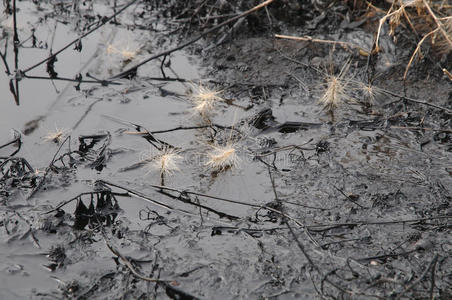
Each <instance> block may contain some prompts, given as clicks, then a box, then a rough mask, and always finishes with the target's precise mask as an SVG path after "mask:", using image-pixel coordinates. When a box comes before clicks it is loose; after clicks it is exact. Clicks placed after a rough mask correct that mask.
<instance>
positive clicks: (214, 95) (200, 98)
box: [190, 85, 224, 117]
mask: <svg viewBox="0 0 452 300" xmlns="http://www.w3.org/2000/svg"><path fill="white" fill-rule="evenodd" d="M194 90H195V91H194V92H193V93H192V94H191V95H190V99H191V100H192V102H193V104H194V107H193V110H194V111H195V112H197V113H199V114H200V115H201V116H203V117H206V116H207V115H208V114H209V113H210V112H212V111H213V109H214V107H215V104H216V103H217V102H220V101H224V99H223V98H222V97H221V96H220V94H221V93H222V91H215V90H212V89H209V88H207V87H204V86H202V85H199V86H195V87H194Z"/></svg>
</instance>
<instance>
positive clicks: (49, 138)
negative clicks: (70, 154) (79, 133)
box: [43, 126, 70, 144]
mask: <svg viewBox="0 0 452 300" xmlns="http://www.w3.org/2000/svg"><path fill="white" fill-rule="evenodd" d="M69 131H70V130H69V129H67V128H58V127H56V126H55V130H54V131H49V132H48V133H47V135H45V136H44V137H43V139H44V141H45V142H53V143H56V144H59V143H61V142H62V141H63V139H64V138H65V137H66V136H67V134H68V133H69Z"/></svg>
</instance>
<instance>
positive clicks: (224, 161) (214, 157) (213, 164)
mask: <svg viewBox="0 0 452 300" xmlns="http://www.w3.org/2000/svg"><path fill="white" fill-rule="evenodd" d="M211 147H212V148H213V149H212V150H211V151H209V152H208V153H207V158H208V160H207V162H206V166H207V167H209V168H210V169H212V170H215V171H224V170H226V169H229V168H238V166H239V164H240V162H241V160H240V157H239V156H238V154H237V147H236V145H235V144H233V143H228V144H226V145H225V146H218V145H217V146H211Z"/></svg>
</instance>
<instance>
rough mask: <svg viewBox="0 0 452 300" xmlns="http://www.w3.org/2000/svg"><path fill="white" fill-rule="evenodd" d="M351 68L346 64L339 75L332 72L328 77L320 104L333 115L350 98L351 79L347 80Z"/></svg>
mask: <svg viewBox="0 0 452 300" xmlns="http://www.w3.org/2000/svg"><path fill="white" fill-rule="evenodd" d="M349 67H350V64H349V63H346V64H345V65H344V66H343V67H342V69H341V71H340V73H339V74H338V75H333V71H332V70H330V72H329V74H327V75H326V78H325V79H326V80H325V81H326V82H325V88H324V90H323V93H322V96H321V97H320V99H319V102H320V103H321V104H322V105H323V109H324V110H326V111H327V112H329V113H330V114H333V113H334V111H335V110H336V108H337V107H338V106H339V105H341V103H343V102H344V101H346V100H347V99H348V98H349V95H348V92H349V91H350V89H351V86H350V79H348V78H346V76H348V75H347V73H348V69H349Z"/></svg>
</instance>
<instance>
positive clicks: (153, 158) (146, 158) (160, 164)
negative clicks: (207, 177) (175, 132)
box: [141, 147, 182, 177]
mask: <svg viewBox="0 0 452 300" xmlns="http://www.w3.org/2000/svg"><path fill="white" fill-rule="evenodd" d="M181 160H182V156H180V155H179V152H178V150H176V149H174V148H171V147H165V148H163V149H162V150H161V151H160V153H158V154H156V155H155V154H154V153H152V150H151V151H149V152H148V153H146V154H144V155H142V158H141V161H142V162H143V163H146V164H148V165H149V168H150V170H149V172H150V171H152V170H159V171H160V176H161V177H164V176H167V175H173V174H174V173H175V172H177V171H179V170H180V169H179V163H180V161H181Z"/></svg>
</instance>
